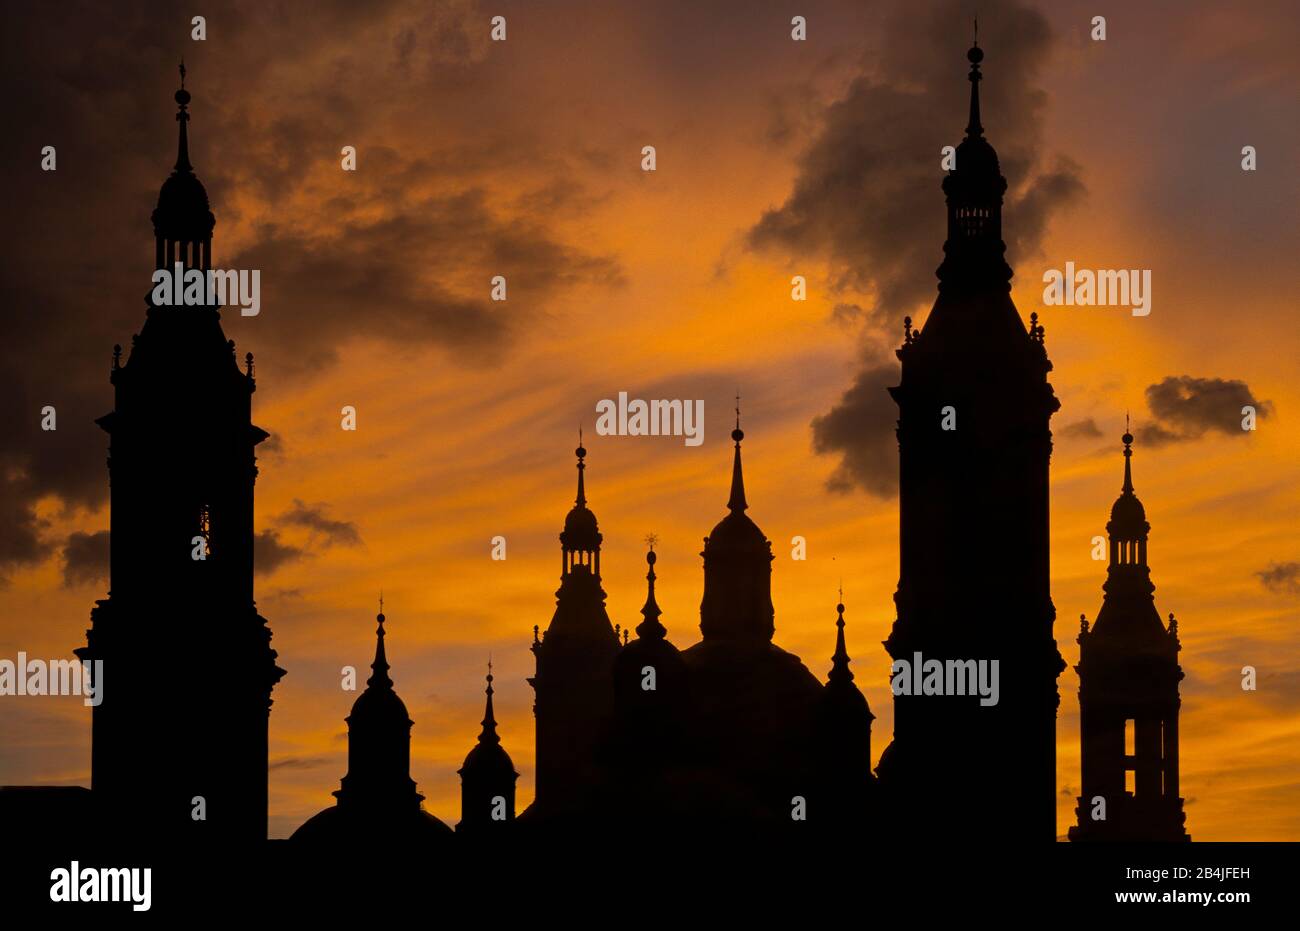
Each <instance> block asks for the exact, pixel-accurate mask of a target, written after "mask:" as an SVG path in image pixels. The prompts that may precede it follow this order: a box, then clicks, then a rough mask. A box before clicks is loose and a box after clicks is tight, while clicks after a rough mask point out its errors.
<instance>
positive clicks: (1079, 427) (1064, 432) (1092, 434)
mask: <svg viewBox="0 0 1300 931" xmlns="http://www.w3.org/2000/svg"><path fill="white" fill-rule="evenodd" d="M1055 432H1056V435H1057V436H1060V437H1065V438H1073V437H1079V438H1082V439H1089V440H1095V439H1097V438H1098V437H1100V436H1101V435H1102V432H1101V428H1100V427H1098V426H1097V421H1095V420H1094V419H1092V418H1091V417H1088V418H1086V419H1084V420H1076V421H1074V423H1068V424H1066V425H1065V426H1063V427H1061V428H1060V429H1059V430H1057V431H1055Z"/></svg>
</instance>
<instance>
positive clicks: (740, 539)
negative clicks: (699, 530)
mask: <svg viewBox="0 0 1300 931" xmlns="http://www.w3.org/2000/svg"><path fill="white" fill-rule="evenodd" d="M770 545H771V544H769V543H768V540H767V537H765V536H764V535H763V531H762V530H760V529H759V527H758V524H756V523H754V522H753V521H752V520H750V518H749V516H748V515H747V514H745V513H744V512H743V511H732V512H731V513H730V514H728V515H727V516H726V517H724V518H722V520H720V521H718V523H717V525H716V526H715V527H714V528H713V530H712V532H710V533H709V535H708V537H707V538H706V540H705V543H704V549H705V552H714V551H716V550H721V549H729V550H754V551H758V552H762V553H767V552H768V548H769V547H770Z"/></svg>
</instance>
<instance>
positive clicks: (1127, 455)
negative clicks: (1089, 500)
mask: <svg viewBox="0 0 1300 931" xmlns="http://www.w3.org/2000/svg"><path fill="white" fill-rule="evenodd" d="M1120 439H1122V440H1123V441H1124V487H1123V488H1122V489H1121V490H1122V491H1123V492H1124V494H1126V495H1131V494H1133V467H1132V463H1133V434H1131V433H1129V432H1128V415H1125V417H1124V435H1123V436H1122V437H1120Z"/></svg>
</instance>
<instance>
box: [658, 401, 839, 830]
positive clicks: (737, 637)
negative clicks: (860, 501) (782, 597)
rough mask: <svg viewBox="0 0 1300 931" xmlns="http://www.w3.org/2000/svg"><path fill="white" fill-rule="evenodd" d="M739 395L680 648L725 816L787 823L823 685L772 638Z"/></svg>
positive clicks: (803, 775) (804, 780)
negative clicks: (691, 629)
mask: <svg viewBox="0 0 1300 931" xmlns="http://www.w3.org/2000/svg"><path fill="white" fill-rule="evenodd" d="M744 438H745V434H744V432H743V431H742V430H741V429H740V411H739V401H737V411H736V428H735V430H733V431H732V433H731V439H732V442H733V443H734V444H735V446H734V449H733V451H732V464H731V492H730V495H729V496H728V498H727V514H726V516H724V517H723V518H722V520H720V521H718V523H717V524H716V525H715V526H714V528H713V530H712V531H711V532H710V533H709V535H708V536H707V537H705V538H704V550H703V552H702V553H701V554H700V555H701V556H702V557H703V559H704V597H703V599H702V600H701V602H700V634H701V636H702V639H701V640H700V642H699V643H697V644H695V645H694V646H692V647H690V648H689V649H687V650H685V651H683V652H682V659H683V660H684V661H685V663H686V667H687V671H688V674H689V678H690V688H691V700H690V709H689V713H690V718H691V727H692V733H693V740H694V742H695V747H696V748H697V750H698V763H699V766H700V769H701V771H703V772H707V773H708V774H709V776H710V778H711V779H712V780H713V782H712V787H713V791H715V792H716V793H717V798H716V799H715V802H716V803H717V804H719V805H721V804H724V803H725V805H726V806H728V812H729V814H726V815H724V817H732V816H734V817H736V818H738V819H742V820H746V821H752V820H753V819H755V818H757V819H760V820H767V819H775V820H776V821H777V822H779V823H784V824H789V823H790V804H791V802H790V800H791V798H792V797H794V796H796V795H804V796H806V795H808V794H810V793H811V792H812V791H814V788H815V785H814V783H815V779H816V774H815V770H816V765H815V761H814V760H813V759H812V754H811V750H812V747H811V741H812V740H813V737H812V731H813V727H814V724H815V716H816V713H817V705H818V702H819V701H820V699H821V695H822V685H821V683H820V682H818V681H817V677H816V676H814V675H813V674H812V673H811V672H809V670H808V668H807V667H806V666H805V665H804V664H803V663H802V662H801V661H800V660H799V657H797V656H795V655H794V654H793V653H788V652H786V651H785V650H783V649H781V648H780V647H779V646H777V645H776V644H775V643H773V642H772V640H773V636H774V634H775V630H776V624H775V614H776V613H775V610H774V609H773V606H772V559H773V556H772V544H771V542H770V541H769V540H768V539H767V537H766V536H765V535H764V534H763V531H762V530H761V529H759V526H758V525H757V524H756V523H755V522H754V521H753V520H752V519H751V518H750V517H749V516H748V515H747V514H746V513H745V512H746V511H747V510H748V508H749V504H748V501H747V500H746V498H745V479H744V473H743V471H742V468H741V449H740V444H741V441H742V440H743V439H744Z"/></svg>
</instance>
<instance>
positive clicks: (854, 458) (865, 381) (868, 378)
mask: <svg viewBox="0 0 1300 931" xmlns="http://www.w3.org/2000/svg"><path fill="white" fill-rule="evenodd" d="M896 384H898V366H897V365H889V364H888V363H886V364H882V365H877V366H872V367H868V368H865V369H863V370H862V371H860V372H859V373H858V376H857V378H856V380H855V381H854V382H853V387H851V388H849V390H848V391H846V392H844V395H843V397H841V398H840V400H839V403H838V404H836V405H835V406H834V407H833V408H831V410H830V411H829V412H828V413H826V414H822V415H821V416H820V417H815V418H813V422H812V431H813V451H814V452H817V453H832V452H838V453H840V454H841V455H842V458H841V460H840V464H839V465H838V466H837V467H836V469H835V471H834V472H833V473H831V477H830V479H829V481H828V482H827V487H829V488H830V489H831V490H832V491H837V492H847V491H849V490H851V489H852V488H854V487H857V488H861V489H862V490H864V491H866V492H869V493H870V494H873V495H879V496H880V497H882V498H883V497H888V496H889V495H892V494H894V493H895V492H897V491H898V439H897V435H896V434H895V432H894V430H895V428H896V427H897V425H898V407H897V406H896V405H895V404H894V399H893V398H891V397H890V396H889V393H888V392H887V391H885V386H887V385H896Z"/></svg>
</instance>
